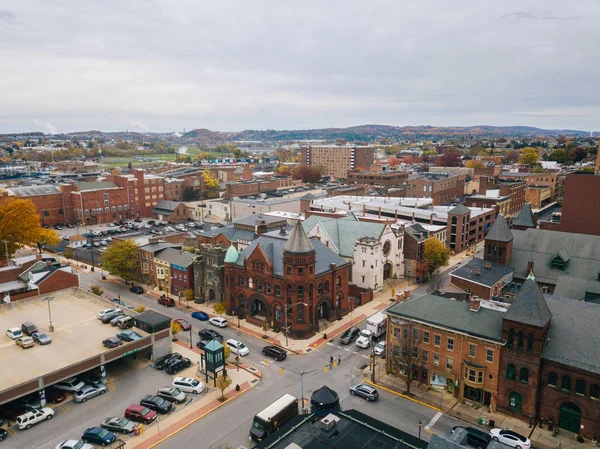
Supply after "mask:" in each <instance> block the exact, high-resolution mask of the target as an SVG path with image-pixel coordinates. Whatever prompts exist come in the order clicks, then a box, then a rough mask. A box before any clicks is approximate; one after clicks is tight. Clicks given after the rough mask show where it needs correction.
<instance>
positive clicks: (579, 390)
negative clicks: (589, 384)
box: [575, 379, 585, 396]
mask: <svg viewBox="0 0 600 449" xmlns="http://www.w3.org/2000/svg"><path fill="white" fill-rule="evenodd" d="M575 394H580V395H581V396H585V380H583V379H577V380H576V381H575Z"/></svg>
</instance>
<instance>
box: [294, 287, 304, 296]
mask: <svg viewBox="0 0 600 449" xmlns="http://www.w3.org/2000/svg"><path fill="white" fill-rule="evenodd" d="M296 291H297V292H298V298H303V297H304V287H303V286H302V285H299V286H298V288H297V289H296Z"/></svg>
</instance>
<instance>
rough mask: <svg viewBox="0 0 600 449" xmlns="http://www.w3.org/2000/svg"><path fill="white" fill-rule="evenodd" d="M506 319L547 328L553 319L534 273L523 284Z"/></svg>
mask: <svg viewBox="0 0 600 449" xmlns="http://www.w3.org/2000/svg"><path fill="white" fill-rule="evenodd" d="M505 318H506V319H507V320H511V321H515V322H517V323H524V324H529V325H531V326H537V327H545V326H546V324H548V322H549V321H550V320H551V319H552V312H550V309H549V308H548V304H546V299H545V298H544V295H543V294H542V292H541V291H540V287H539V286H538V284H537V282H536V281H535V277H534V276H533V272H530V273H529V276H527V279H526V280H525V282H523V285H522V286H521V288H520V289H519V293H517V297H516V298H515V300H514V302H513V303H512V304H511V306H510V307H509V308H508V312H506V315H505Z"/></svg>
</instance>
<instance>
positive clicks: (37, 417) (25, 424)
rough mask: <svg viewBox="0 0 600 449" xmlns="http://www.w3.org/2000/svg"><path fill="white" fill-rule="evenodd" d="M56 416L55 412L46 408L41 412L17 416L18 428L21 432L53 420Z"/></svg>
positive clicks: (36, 411) (34, 411) (35, 411)
mask: <svg viewBox="0 0 600 449" xmlns="http://www.w3.org/2000/svg"><path fill="white" fill-rule="evenodd" d="M53 416H54V410H52V409H51V408H49V407H45V408H43V409H40V410H33V411H31V412H27V413H24V414H23V415H21V416H17V421H16V423H17V427H18V428H19V429H21V430H23V429H29V428H30V427H31V426H33V425H34V424H37V423H39V422H42V421H45V420H47V419H52V417H53Z"/></svg>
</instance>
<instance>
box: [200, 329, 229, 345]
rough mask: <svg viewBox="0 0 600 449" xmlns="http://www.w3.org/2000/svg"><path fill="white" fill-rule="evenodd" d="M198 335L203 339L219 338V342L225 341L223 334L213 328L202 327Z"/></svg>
mask: <svg viewBox="0 0 600 449" xmlns="http://www.w3.org/2000/svg"><path fill="white" fill-rule="evenodd" d="M198 336H199V337H200V339H202V340H209V341H210V340H217V341H218V342H219V343H223V336H222V335H221V334H220V333H218V332H217V331H215V330H213V329H200V330H199V331H198Z"/></svg>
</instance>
